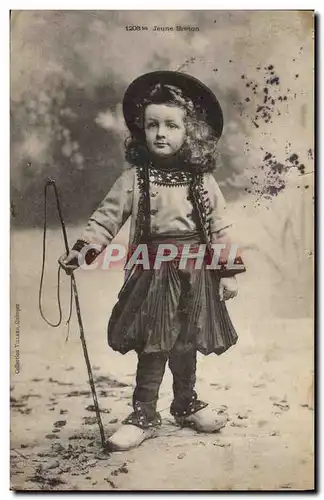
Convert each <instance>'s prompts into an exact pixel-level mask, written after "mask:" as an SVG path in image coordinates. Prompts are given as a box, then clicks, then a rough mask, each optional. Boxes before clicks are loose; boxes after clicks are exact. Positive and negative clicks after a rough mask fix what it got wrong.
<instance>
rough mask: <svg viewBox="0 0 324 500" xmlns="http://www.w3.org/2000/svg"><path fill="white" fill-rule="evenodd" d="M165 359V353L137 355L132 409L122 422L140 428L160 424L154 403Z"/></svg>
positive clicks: (155, 403) (157, 395)
mask: <svg viewBox="0 0 324 500" xmlns="http://www.w3.org/2000/svg"><path fill="white" fill-rule="evenodd" d="M166 361H167V354H165V353H150V354H140V355H139V356H138V364H137V372H136V388H135V391H134V394H133V408H134V411H133V413H132V414H131V415H129V417H128V418H127V419H126V420H125V421H124V423H127V424H133V425H137V426H139V427H141V428H145V427H151V426H156V425H161V417H160V415H159V414H158V413H157V411H156V405H157V401H158V397H159V389H160V385H161V383H162V379H163V375H164V371H165V365H166Z"/></svg>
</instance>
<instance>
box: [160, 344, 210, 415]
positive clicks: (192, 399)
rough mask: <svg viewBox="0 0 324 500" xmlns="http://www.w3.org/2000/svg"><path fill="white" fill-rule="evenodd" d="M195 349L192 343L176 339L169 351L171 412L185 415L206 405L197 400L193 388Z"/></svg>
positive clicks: (194, 379)
mask: <svg viewBox="0 0 324 500" xmlns="http://www.w3.org/2000/svg"><path fill="white" fill-rule="evenodd" d="M196 365H197V351H196V349H195V347H194V346H192V345H185V344H183V343H182V342H181V341H180V340H177V342H176V344H175V345H174V348H173V349H172V351H171V353H170V358H169V367H170V370H171V372H172V375H173V395H174V399H173V402H172V404H171V409H170V411H171V414H172V415H173V416H175V417H176V416H185V415H190V414H192V413H195V412H196V411H198V410H200V409H202V408H204V407H205V406H207V403H204V402H203V401H199V400H198V399H197V394H196V392H195V390H194V387H195V384H196Z"/></svg>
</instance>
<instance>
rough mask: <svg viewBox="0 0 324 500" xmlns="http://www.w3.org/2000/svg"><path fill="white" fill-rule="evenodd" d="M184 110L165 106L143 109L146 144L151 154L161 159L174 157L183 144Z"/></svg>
mask: <svg viewBox="0 0 324 500" xmlns="http://www.w3.org/2000/svg"><path fill="white" fill-rule="evenodd" d="M184 117H185V110H184V109H182V108H180V107H178V106H172V105H167V104H150V105H148V106H147V107H146V109H145V117H144V129H145V137H146V144H147V147H148V149H149V151H151V153H154V154H156V155H157V156H161V157H168V156H171V155H174V154H175V153H177V152H178V151H179V149H180V148H181V146H182V145H183V143H184V140H185V135H186V127H185V123H184Z"/></svg>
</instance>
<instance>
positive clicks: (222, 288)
mask: <svg viewBox="0 0 324 500" xmlns="http://www.w3.org/2000/svg"><path fill="white" fill-rule="evenodd" d="M237 294H238V288H237V281H236V278H235V276H231V277H230V278H221V280H220V283H219V297H220V300H228V299H233V298H234V297H236V295H237Z"/></svg>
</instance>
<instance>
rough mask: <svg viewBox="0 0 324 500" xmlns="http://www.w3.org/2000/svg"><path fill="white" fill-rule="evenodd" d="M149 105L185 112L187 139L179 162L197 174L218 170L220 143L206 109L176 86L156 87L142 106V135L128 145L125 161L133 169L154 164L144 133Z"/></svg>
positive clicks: (139, 123) (127, 140) (178, 155)
mask: <svg viewBox="0 0 324 500" xmlns="http://www.w3.org/2000/svg"><path fill="white" fill-rule="evenodd" d="M149 104H169V105H171V106H179V107H181V108H182V109H184V110H185V119H184V122H185V126H186V138H185V141H184V143H183V145H182V147H181V148H180V150H179V152H178V153H177V157H178V159H179V160H180V161H181V162H182V163H183V164H184V165H185V166H186V167H187V168H190V169H192V170H194V171H196V172H197V173H204V172H211V171H213V170H214V169H215V168H216V157H217V143H218V138H217V137H216V135H215V133H214V131H213V129H212V128H211V127H210V126H209V125H208V123H207V121H206V116H205V113H204V109H203V108H200V107H198V106H197V105H196V106H195V105H194V103H193V101H191V100H190V99H189V98H187V97H185V96H184V95H183V93H182V91H181V90H180V89H179V88H177V87H174V86H172V85H162V84H160V83H159V84H157V85H155V86H154V87H153V88H152V89H151V91H150V92H149V93H148V94H147V96H146V97H145V99H143V100H142V101H141V102H140V103H139V104H138V116H137V120H136V121H137V125H138V128H139V130H140V131H141V133H139V134H138V135H136V136H134V135H132V136H130V137H128V138H127V139H126V141H125V158H126V160H127V161H128V163H130V164H131V165H145V164H148V163H149V162H150V161H151V157H150V152H149V150H148V148H147V146H146V140H145V133H144V113H145V108H146V107H147V106H148V105H149Z"/></svg>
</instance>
